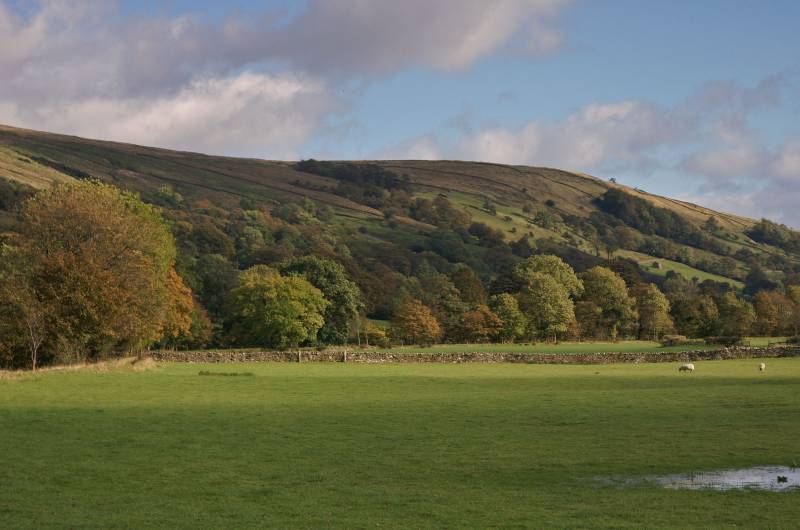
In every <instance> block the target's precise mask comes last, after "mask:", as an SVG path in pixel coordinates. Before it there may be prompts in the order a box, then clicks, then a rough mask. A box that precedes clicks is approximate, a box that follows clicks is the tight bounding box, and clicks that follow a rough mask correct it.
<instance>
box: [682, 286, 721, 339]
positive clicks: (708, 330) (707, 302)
mask: <svg viewBox="0 0 800 530" xmlns="http://www.w3.org/2000/svg"><path fill="white" fill-rule="evenodd" d="M671 313H672V316H673V317H674V319H675V327H676V328H677V330H678V332H679V333H681V334H682V335H686V336H687V337H708V336H709V335H713V334H714V333H716V329H717V322H718V320H719V309H718V308H717V304H716V302H714V299H713V298H712V297H710V296H708V295H705V294H704V295H700V294H695V295H693V296H691V297H680V298H677V299H676V300H675V302H673V303H672V310H671Z"/></svg>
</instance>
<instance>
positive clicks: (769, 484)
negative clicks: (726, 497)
mask: <svg viewBox="0 0 800 530" xmlns="http://www.w3.org/2000/svg"><path fill="white" fill-rule="evenodd" d="M603 482H605V483H606V484H615V485H619V486H635V485H641V484H656V485H658V486H661V487H663V488H667V489H689V490H719V491H726V490H734V489H755V490H766V491H785V490H790V489H794V488H800V467H789V466H761V467H750V468H747V469H726V470H720V471H703V472H700V473H684V474H678V475H660V476H649V477H642V478H624V479H606V480H603Z"/></svg>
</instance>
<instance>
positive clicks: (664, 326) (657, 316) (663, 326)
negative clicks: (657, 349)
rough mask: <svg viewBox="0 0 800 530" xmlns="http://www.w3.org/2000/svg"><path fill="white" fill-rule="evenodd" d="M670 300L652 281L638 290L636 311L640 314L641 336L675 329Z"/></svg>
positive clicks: (654, 338) (649, 335)
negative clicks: (670, 311)
mask: <svg viewBox="0 0 800 530" xmlns="http://www.w3.org/2000/svg"><path fill="white" fill-rule="evenodd" d="M669 309H670V306H669V300H667V297H666V296H664V293H662V292H661V291H660V290H659V289H658V287H656V286H655V285H653V284H652V283H648V284H647V285H646V286H642V287H640V288H639V289H637V290H636V311H637V313H638V314H639V336H640V337H644V336H646V337H650V338H652V340H658V337H659V336H660V335H661V334H663V333H666V332H669V331H670V330H672V329H673V327H674V324H673V322H672V317H670V315H669Z"/></svg>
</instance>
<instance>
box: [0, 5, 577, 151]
mask: <svg viewBox="0 0 800 530" xmlns="http://www.w3.org/2000/svg"><path fill="white" fill-rule="evenodd" d="M567 3H568V0H497V1H495V2H493V3H492V5H491V6H489V5H487V3H485V2H483V1H482V0H439V1H437V2H428V1H426V0H406V1H403V2H396V1H394V0H384V1H378V0H324V1H322V0H318V1H317V0H315V1H312V2H310V4H309V5H308V6H307V7H306V9H305V10H304V11H303V12H301V13H300V14H299V15H297V16H295V17H293V18H291V19H288V20H283V19H280V15H281V14H280V13H271V12H264V13H262V14H261V15H257V16H249V17H248V18H242V17H238V18H237V17H235V16H233V17H230V18H228V19H227V20H224V21H222V22H216V23H215V22H209V21H206V20H205V19H202V18H198V17H193V16H191V15H182V16H178V17H167V16H161V17H149V18H148V17H146V16H126V17H122V16H120V13H119V12H118V11H117V10H116V3H114V2H107V1H105V0H73V1H69V2H67V1H64V0H39V1H36V2H33V1H32V2H30V3H27V4H25V3H23V4H21V5H19V4H14V3H9V2H8V1H7V0H0V72H2V83H0V121H5V122H8V123H10V124H12V125H19V126H25V127H31V128H39V129H45V130H57V131H59V132H66V133H73V134H80V135H86V136H92V137H100V138H108V139H115V140H120V141H130V142H142V143H148V144H158V145H163V146H165V147H176V148H184V149H193V150H203V151H209V152H214V153H226V154H242V153H247V154H260V155H263V156H289V154H291V153H296V152H297V151H298V150H299V149H301V148H302V145H303V144H304V143H305V142H307V141H308V140H309V139H310V138H311V136H312V135H314V134H315V133H316V132H317V131H319V130H325V128H324V126H323V125H324V122H325V120H326V118H327V117H328V116H329V115H330V114H331V113H335V112H340V111H341V110H342V109H343V108H344V103H343V101H342V100H341V99H340V98H339V97H337V96H336V95H335V94H337V93H338V92H337V91H336V90H335V88H334V87H333V86H332V83H334V81H333V80H334V79H336V80H341V79H352V78H354V77H355V78H362V79H369V78H370V77H371V76H374V75H386V74H392V73H394V72H397V71H399V70H402V69H406V68H410V67H416V66H423V67H429V68H434V69H439V70H444V71H450V70H459V69H464V68H467V67H469V66H470V65H471V64H473V63H474V62H475V61H477V60H480V59H481V58H484V57H486V56H488V55H490V54H492V53H495V52H497V51H498V50H500V49H502V48H504V47H506V46H508V45H509V44H510V43H512V41H514V40H515V39H521V40H524V41H526V42H528V43H529V45H528V49H527V52H528V53H531V54H534V55H535V54H546V53H552V52H553V51H555V50H556V49H557V48H558V47H559V45H560V42H561V40H562V36H561V35H560V32H559V31H558V30H557V29H556V28H555V27H554V26H553V24H554V20H555V18H556V17H557V15H558V14H559V13H560V12H561V11H562V9H563V8H564V6H565V5H566V4H567ZM276 21H280V22H279V23H276ZM267 71H269V72H278V73H272V74H270V75H266V74H265V73H264V72H267ZM324 79H327V81H323V80H324ZM421 154H425V153H421ZM427 154H428V155H431V154H433V152H432V151H428V152H427Z"/></svg>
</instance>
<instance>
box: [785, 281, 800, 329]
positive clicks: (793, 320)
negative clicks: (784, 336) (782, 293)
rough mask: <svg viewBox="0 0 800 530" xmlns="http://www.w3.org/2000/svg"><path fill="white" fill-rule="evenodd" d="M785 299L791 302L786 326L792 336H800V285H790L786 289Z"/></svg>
mask: <svg viewBox="0 0 800 530" xmlns="http://www.w3.org/2000/svg"><path fill="white" fill-rule="evenodd" d="M786 298H787V299H788V300H789V301H790V302H791V304H792V306H791V316H790V318H789V325H788V326H787V327H788V329H789V330H790V332H791V333H792V335H795V336H797V335H798V334H800V285H790V286H788V287H787V288H786Z"/></svg>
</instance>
